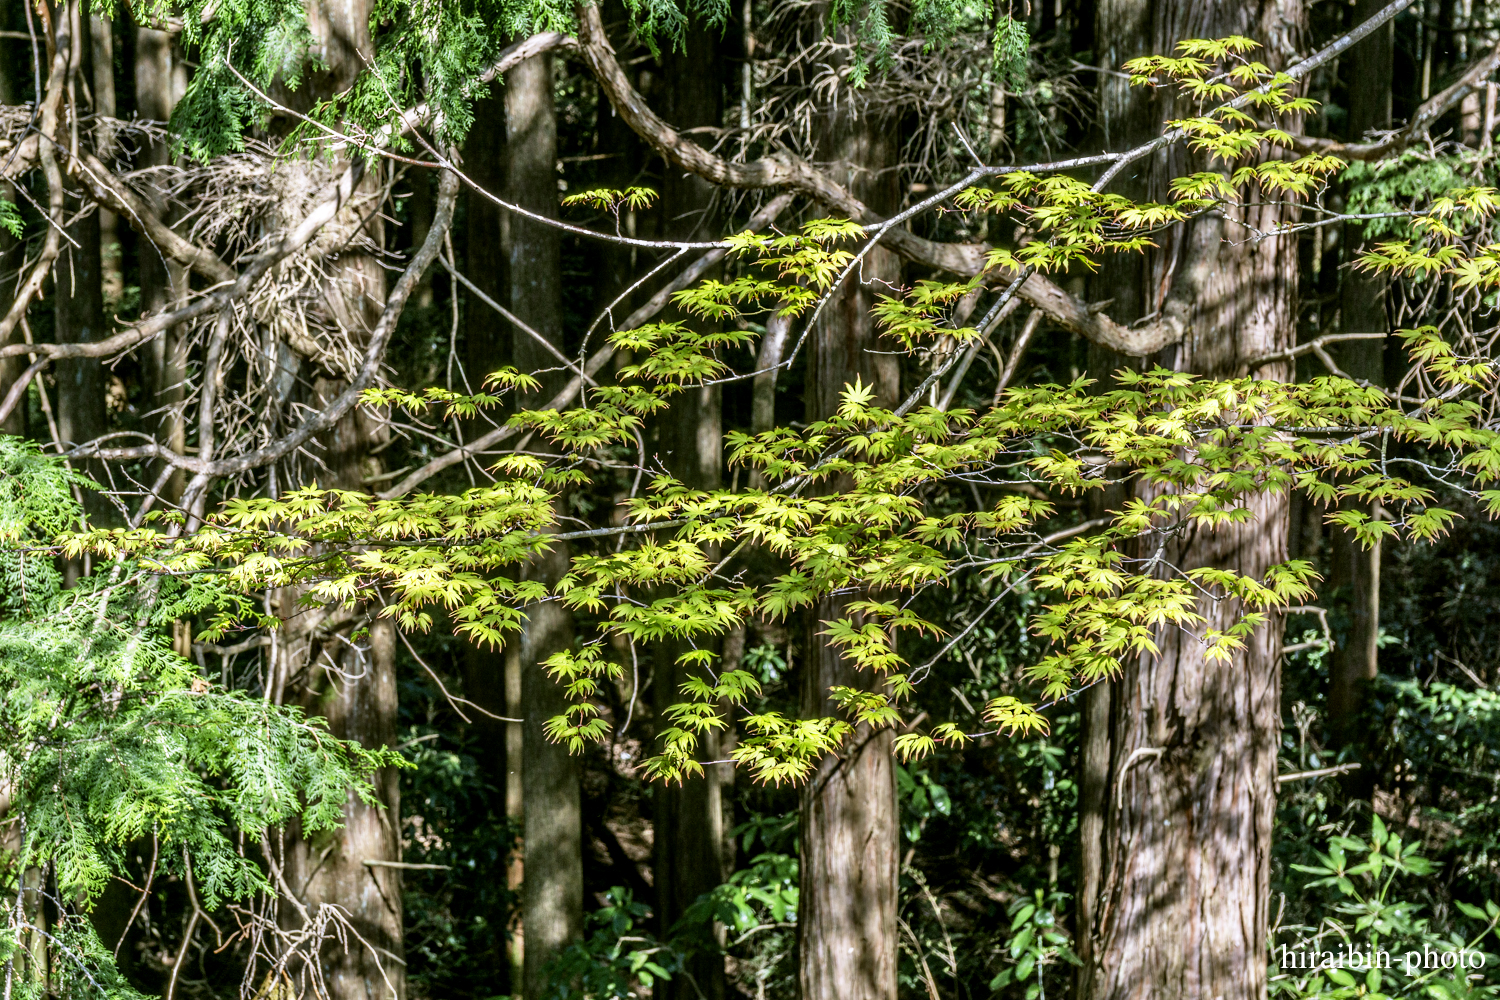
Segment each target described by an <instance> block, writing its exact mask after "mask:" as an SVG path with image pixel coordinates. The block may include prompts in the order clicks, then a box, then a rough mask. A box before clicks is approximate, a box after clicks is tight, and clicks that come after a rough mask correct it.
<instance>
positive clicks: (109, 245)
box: [89, 8, 125, 302]
mask: <svg viewBox="0 0 1500 1000" xmlns="http://www.w3.org/2000/svg"><path fill="white" fill-rule="evenodd" d="M89 23H90V34H91V38H90V42H91V46H92V54H93V71H94V72H93V78H92V79H91V80H90V81H89V84H90V86H91V87H92V88H93V98H94V100H93V108H94V114H96V115H104V116H105V117H106V118H117V117H119V115H118V114H117V109H116V105H115V36H114V24H113V21H112V19H111V18H108V17H105V16H104V15H103V14H101V13H99V11H98V10H97V8H96V9H95V11H94V13H92V14H90V15H89ZM119 229H120V218H119V216H117V215H115V213H114V212H111V211H110V210H109V209H107V208H101V209H99V246H100V257H101V268H102V273H103V284H104V297H105V299H106V300H107V301H110V302H118V301H120V296H121V295H122V294H124V291H125V276H124V274H123V273H122V272H121V270H120V266H121V253H120V242H119V240H120V235H119Z"/></svg>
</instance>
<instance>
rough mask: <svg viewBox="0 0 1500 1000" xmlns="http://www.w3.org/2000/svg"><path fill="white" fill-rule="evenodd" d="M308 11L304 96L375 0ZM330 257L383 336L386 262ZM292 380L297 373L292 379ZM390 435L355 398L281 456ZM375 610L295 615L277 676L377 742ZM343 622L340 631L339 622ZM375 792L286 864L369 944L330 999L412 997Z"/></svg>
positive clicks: (341, 450)
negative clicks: (312, 56) (316, 59)
mask: <svg viewBox="0 0 1500 1000" xmlns="http://www.w3.org/2000/svg"><path fill="white" fill-rule="evenodd" d="M307 11H308V22H309V25H310V27H311V28H312V31H313V37H314V42H315V44H314V51H315V52H316V54H317V55H318V56H320V57H321V58H322V59H323V60H324V63H325V65H326V67H327V70H326V72H320V73H317V74H314V76H313V78H312V79H311V80H310V81H309V82H310V86H308V87H305V88H303V89H302V91H301V95H302V97H301V99H303V100H307V99H311V98H313V97H327V96H330V94H331V93H335V92H338V91H339V90H342V89H344V88H346V87H347V86H348V85H349V83H350V82H351V81H352V80H353V78H354V77H355V76H356V75H357V74H358V72H359V71H360V69H361V68H362V67H363V66H364V62H363V59H364V58H367V57H368V56H369V54H370V53H371V52H372V47H371V44H370V38H369V21H370V11H371V7H370V3H369V0H351V2H338V3H334V2H331V0H313V2H309V3H308V4H307ZM281 169H292V168H291V167H289V166H283V167H282V168H281ZM360 183H361V185H362V186H363V187H364V188H365V189H366V190H376V189H378V186H379V184H380V183H381V177H380V175H379V173H378V172H376V171H373V170H372V171H369V172H367V173H365V174H364V175H363V177H362V179H361V181H360ZM366 226H367V232H368V233H369V235H370V236H371V237H372V238H373V239H374V240H375V241H376V243H377V244H382V243H383V236H384V234H383V230H382V228H381V227H382V222H381V220H380V219H379V217H378V216H376V217H373V218H371V219H370V220H369V221H368V222H367V224H366ZM329 266H330V274H329V279H328V287H327V293H326V294H325V295H324V297H323V305H324V307H325V308H326V309H327V311H328V313H329V317H330V319H331V320H332V321H333V322H335V323H336V324H337V325H338V326H340V327H341V328H342V329H343V330H345V331H346V332H347V335H348V337H349V339H350V341H351V342H353V343H354V344H357V345H364V344H367V343H369V342H371V341H372V339H373V338H375V337H376V336H377V324H378V322H379V320H380V316H381V312H382V307H383V304H384V302H385V299H386V292H387V283H386V277H385V271H384V269H382V268H381V267H380V265H379V264H378V262H377V261H376V260H375V259H374V258H373V257H371V256H368V255H365V254H359V253H346V254H343V255H341V256H339V257H338V259H337V260H335V261H330V262H329ZM279 357H280V358H281V359H283V363H284V364H286V365H288V366H297V367H300V368H302V370H303V374H304V375H306V374H307V373H308V372H307V366H303V365H301V363H300V362H299V361H298V360H296V356H295V355H293V354H292V353H291V352H290V351H288V350H280V351H279ZM288 374H289V375H290V374H291V372H288ZM311 382H312V384H311V386H310V388H309V390H308V391H307V394H308V395H309V396H310V397H311V398H310V399H309V400H307V402H309V403H310V404H311V405H312V406H313V407H314V408H315V409H318V410H324V409H326V408H327V407H328V406H329V404H330V403H331V402H332V401H333V400H334V399H335V398H337V397H339V396H340V394H342V393H343V392H345V391H346V390H347V389H348V387H349V386H348V383H347V382H345V381H343V380H340V379H335V378H331V377H328V376H326V375H322V374H319V375H316V376H314V377H313V378H312V379H311ZM288 385H289V387H292V386H293V385H294V384H293V383H292V382H291V380H290V379H289V380H288ZM289 391H292V392H295V391H296V390H295V388H294V387H293V388H289ZM388 435H389V428H388V427H387V426H386V425H385V424H384V422H383V421H382V420H381V418H380V415H379V414H377V413H375V412H373V411H370V410H368V409H366V408H364V407H362V406H355V407H352V408H351V409H349V410H348V411H347V412H345V413H343V415H342V416H340V417H339V419H338V420H337V421H335V422H333V423H332V425H331V426H328V427H326V428H324V429H323V430H322V432H321V433H319V434H318V435H317V436H316V438H315V441H316V451H317V453H318V455H319V457H320V459H321V466H320V467H317V468H310V467H308V466H307V465H304V464H301V463H298V462H297V460H296V459H295V457H293V458H292V459H291V460H289V461H287V462H285V463H283V468H286V469H288V472H289V474H288V476H287V479H288V480H290V481H291V483H294V484H296V485H304V484H308V483H310V482H311V481H312V480H313V479H314V478H316V480H317V481H318V484H319V485H321V486H324V487H330V488H337V489H346V490H357V491H362V490H365V489H366V488H367V487H366V483H367V482H368V481H369V480H370V479H371V478H372V477H374V476H377V475H378V474H379V472H380V468H381V463H380V459H379V457H378V451H379V449H380V446H381V445H382V444H383V443H384V442H385V441H386V439H387V438H388ZM297 596H298V595H296V594H292V593H284V594H282V595H281V598H282V603H281V608H280V611H279V613H280V615H281V616H282V617H283V619H288V620H295V619H292V615H293V613H294V612H295V610H296V608H295V605H294V600H295V598H296V597H297ZM374 611H375V609H374V608H372V607H360V608H358V609H357V612H356V615H357V620H363V621H368V622H369V625H368V629H369V631H368V637H367V639H365V640H364V641H360V640H359V639H357V638H355V636H354V634H353V633H352V631H351V630H352V629H353V628H355V627H356V622H353V621H351V622H349V623H347V624H339V623H338V622H336V621H328V620H326V619H323V620H322V621H321V625H320V619H322V616H320V615H311V616H309V615H306V614H304V615H300V616H298V617H299V618H302V619H305V621H299V622H298V623H297V626H296V627H297V628H299V629H307V630H311V631H304V632H301V634H300V641H299V635H298V633H296V632H294V633H292V634H291V635H289V637H288V638H289V641H288V642H287V643H286V645H285V647H284V652H282V651H281V650H278V651H279V652H281V656H280V657H279V659H280V661H281V662H280V663H279V664H278V669H277V683H279V684H285V685H295V688H294V690H295V697H296V699H297V700H298V701H300V702H301V703H302V704H304V705H306V706H307V707H308V709H309V710H310V711H316V712H319V713H321V714H323V715H325V716H326V717H327V718H328V720H329V727H330V729H331V730H332V731H333V732H334V733H335V734H336V735H339V736H341V737H343V738H345V739H351V740H358V741H360V742H361V743H362V744H364V745H365V746H368V747H375V746H386V747H390V746H394V745H395V741H396V719H397V709H398V693H397V685H396V655H395V643H396V642H397V641H399V640H398V639H397V638H396V635H395V630H394V627H393V626H392V625H391V623H390V622H389V621H388V620H381V619H373V618H372V616H373V614H374ZM333 616H335V617H337V616H339V612H333ZM344 617H348V616H344ZM324 629H326V632H325V631H323V630H324ZM340 632H342V638H341V637H340V636H339V635H338V634H336V633H340ZM299 674H300V683H299ZM377 795H378V798H379V800H380V801H379V804H378V805H377V806H373V807H372V806H367V805H364V804H363V803H360V802H358V801H356V800H354V799H352V798H351V800H350V801H349V802H347V803H346V804H345V807H344V827H343V829H341V830H338V831H335V832H334V833H332V834H331V835H329V836H326V837H319V838H316V839H314V840H307V839H302V838H298V839H297V840H295V841H294V842H293V843H292V844H290V845H289V847H288V858H287V861H288V870H289V872H290V873H292V874H293V875H294V876H295V878H294V880H293V881H292V883H291V884H292V887H293V889H294V890H295V891H297V892H299V893H300V894H301V896H302V900H303V904H304V905H305V906H306V907H307V908H308V910H309V911H312V912H316V911H317V909H318V908H319V907H321V906H340V907H343V908H344V910H345V911H346V912H347V917H348V920H349V922H350V923H351V924H352V925H353V926H354V928H355V929H356V930H357V931H358V932H359V934H360V936H361V937H362V938H363V939H364V940H365V941H366V942H368V943H369V945H370V947H364V946H362V945H360V944H359V943H357V942H355V941H353V940H352V939H351V940H350V942H349V945H348V947H347V948H346V947H343V946H340V945H338V944H337V943H336V942H334V941H329V942H327V943H326V944H325V946H324V948H323V951H322V955H321V963H320V964H321V966H322V972H323V976H324V978H325V980H326V981H327V985H328V992H329V997H330V1000H377V998H379V1000H404V998H405V996H406V965H405V945H404V921H403V912H402V878H401V870H400V869H399V868H395V867H391V863H399V862H400V860H401V800H400V784H399V779H398V776H397V774H396V772H395V771H389V772H382V774H381V775H379V777H378V778H377ZM371 862H374V863H373V864H372V863H371Z"/></svg>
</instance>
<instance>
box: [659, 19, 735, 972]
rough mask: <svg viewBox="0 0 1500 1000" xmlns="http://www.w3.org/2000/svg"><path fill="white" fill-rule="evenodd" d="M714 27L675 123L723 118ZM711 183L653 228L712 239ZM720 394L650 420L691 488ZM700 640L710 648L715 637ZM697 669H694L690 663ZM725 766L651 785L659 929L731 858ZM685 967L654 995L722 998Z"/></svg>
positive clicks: (718, 960) (666, 690)
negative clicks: (727, 839) (656, 420)
mask: <svg viewBox="0 0 1500 1000" xmlns="http://www.w3.org/2000/svg"><path fill="white" fill-rule="evenodd" d="M720 54H721V49H720V46H719V39H718V37H717V33H716V32H714V31H711V30H710V29H708V28H707V27H706V26H705V25H704V24H703V23H702V20H701V18H700V17H699V16H697V15H695V16H694V18H693V23H692V24H691V26H690V28H689V30H688V33H687V39H686V45H685V46H684V48H683V49H681V50H673V51H672V52H670V53H667V54H665V55H664V58H663V62H664V65H663V67H662V76H663V79H664V80H665V81H666V88H667V90H666V101H665V103H664V106H663V111H664V112H665V114H666V115H667V117H668V120H670V121H671V122H672V123H673V124H674V125H676V126H677V127H678V128H696V127H699V126H718V125H720V124H722V120H723V113H724V111H723V99H724V93H723V79H722V77H721V70H720V66H721V65H722V64H721V62H720V59H719V56H720ZM715 202H716V198H715V189H714V186H713V185H712V184H710V183H708V182H707V181H705V180H704V179H703V178H701V177H698V176H696V175H693V174H683V173H681V172H680V171H676V170H668V171H667V175H666V177H665V178H663V183H662V203H661V209H660V217H661V219H662V236H664V237H666V238H668V239H683V240H697V241H703V240H712V239H716V238H718V236H719V235H720V233H719V229H720V226H719V225H718V215H719V213H718V212H716V211H715ZM673 312H675V311H673V310H669V315H668V316H667V317H665V318H668V319H683V320H687V321H689V322H692V323H694V324H695V325H696V326H698V327H699V328H702V327H703V321H702V320H695V319H693V318H691V317H688V316H686V315H683V314H680V313H679V314H675V315H672V314H671V313H673ZM722 407H723V397H722V392H721V390H720V389H719V387H718V386H698V387H690V388H688V389H687V390H686V391H684V392H683V393H681V394H680V395H678V396H677V397H675V398H674V400H673V403H672V408H671V410H670V411H669V412H668V413H666V414H665V415H664V416H663V419H662V420H661V421H660V422H659V423H658V427H657V440H658V443H659V446H660V450H661V453H662V458H663V460H664V461H665V462H666V465H667V468H668V469H670V470H671V472H672V474H673V475H675V476H676V477H678V478H679V479H681V480H682V481H683V482H684V483H685V484H687V485H688V486H689V487H691V488H693V489H700V490H714V489H719V488H721V486H722V485H723V484H722V481H721V480H722V475H721V472H720V469H721V464H722V462H723V450H724V448H723V426H722V425H723V416H722ZM698 645H699V646H700V648H715V647H717V645H718V643H716V642H714V643H709V644H706V645H705V644H704V643H703V642H701V641H700V642H699V643H698ZM689 648H691V647H689V646H688V645H687V644H686V643H683V642H681V641H670V640H669V641H666V642H663V643H661V644H660V645H659V646H658V647H657V649H656V651H655V653H656V655H657V657H658V663H657V665H656V673H655V682H654V696H655V703H656V716H657V718H658V719H661V718H662V717H663V714H664V713H665V712H666V710H667V709H668V708H669V707H671V706H672V705H674V704H676V703H677V702H679V701H681V700H682V697H683V695H682V692H681V686H682V684H683V682H684V681H685V680H686V679H687V674H688V670H687V669H686V668H684V667H683V666H682V665H680V664H679V663H677V657H678V656H680V655H682V654H683V653H685V652H687V651H688V649H689ZM694 669H695V670H697V671H699V672H700V673H701V669H702V668H701V667H700V668H694ZM721 737H722V734H721V733H719V732H717V731H714V732H709V733H704V734H703V738H702V740H701V742H700V744H699V748H698V749H699V753H698V757H699V759H700V760H705V761H708V760H718V759H721V757H722V753H721V750H722V743H723V740H722V738H721ZM732 774H733V771H732V769H731V768H729V767H727V766H726V765H722V764H720V765H711V766H708V767H705V768H704V773H703V775H702V777H700V778H690V779H688V780H686V781H683V782H680V783H674V784H669V785H664V786H661V787H658V788H657V789H655V790H654V791H653V793H652V799H653V803H654V805H655V823H654V832H655V843H654V846H655V859H654V865H653V869H652V870H653V872H654V883H653V884H654V887H655V890H656V915H657V920H658V921H659V923H660V925H661V929H662V930H663V931H669V930H670V929H671V927H672V926H673V925H674V924H675V923H676V922H677V921H678V920H679V919H681V917H682V915H683V913H684V911H686V909H687V908H688V907H689V906H690V905H692V903H693V902H694V901H695V900H696V899H697V898H698V897H699V896H701V895H703V894H704V893H706V892H709V891H710V890H712V889H713V888H714V887H715V886H717V885H719V883H721V882H723V881H724V879H725V878H727V877H728V875H729V871H730V869H731V867H732V865H731V864H730V861H731V860H732V858H726V852H725V850H724V847H725V844H724V832H725V818H724V798H725V787H726V785H727V784H728V779H729V778H730V776H731V775H732ZM687 972H688V974H689V976H690V977H691V981H689V978H688V976H677V977H674V978H672V979H670V980H660V981H658V983H657V986H656V996H657V998H658V1000H698V998H699V997H700V993H701V1000H722V998H723V996H724V995H725V980H724V960H723V957H722V955H718V954H715V953H714V952H713V951H711V950H708V949H704V950H702V951H700V952H699V953H698V954H696V955H695V956H694V957H693V959H692V960H691V961H690V962H689V964H688V968H687Z"/></svg>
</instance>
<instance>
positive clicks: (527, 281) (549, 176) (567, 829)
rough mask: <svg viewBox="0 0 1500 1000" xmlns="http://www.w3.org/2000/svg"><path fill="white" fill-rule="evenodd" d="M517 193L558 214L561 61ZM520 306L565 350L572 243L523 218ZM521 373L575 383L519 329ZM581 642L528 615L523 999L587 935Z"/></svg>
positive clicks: (520, 160)
mask: <svg viewBox="0 0 1500 1000" xmlns="http://www.w3.org/2000/svg"><path fill="white" fill-rule="evenodd" d="M505 128H506V192H507V194H508V195H509V199H510V200H511V201H512V202H514V203H515V204H518V205H521V206H523V207H525V208H528V209H530V210H532V211H534V212H537V213H538V214H542V215H547V216H551V217H554V218H555V217H556V216H557V206H558V198H557V168H556V163H557V113H556V110H555V108H554V106H553V85H552V59H551V57H550V56H547V55H542V56H537V57H535V58H532V59H528V60H527V61H526V62H524V63H522V64H521V65H519V66H517V67H516V68H515V69H514V70H512V71H511V72H510V74H509V76H508V77H507V78H506V82H505ZM507 236H508V246H507V255H508V256H507V260H508V264H509V271H510V308H511V310H512V311H513V312H514V313H515V314H516V315H517V316H518V317H519V318H520V319H522V320H523V321H525V322H526V323H527V324H528V325H529V326H530V327H531V328H532V329H533V330H535V331H537V332H538V333H540V334H541V335H542V336H543V337H545V338H546V339H547V340H548V341H550V342H551V343H552V344H554V345H556V346H557V347H559V348H561V347H562V346H563V341H562V284H561V268H560V260H561V241H560V239H559V236H558V230H557V229H555V228H553V227H551V226H548V225H545V224H544V223H539V222H535V221H533V220H530V219H526V218H522V217H519V216H512V217H511V218H510V220H509V226H508V233H507ZM512 337H513V338H514V339H513V342H512V350H511V357H512V358H513V359H514V360H513V362H512V363H513V364H514V365H515V366H516V367H517V368H519V369H520V370H521V371H524V372H541V371H542V370H544V369H549V370H550V371H548V372H547V373H546V374H543V375H541V376H540V377H541V379H542V386H543V388H542V390H541V391H540V392H539V393H533V394H531V396H529V397H527V398H526V399H523V400H522V401H521V404H522V405H534V404H536V403H538V402H540V401H542V400H545V399H548V398H550V397H551V395H552V394H553V393H554V392H555V391H556V389H557V388H558V386H560V384H561V383H562V381H563V379H565V378H566V377H567V375H568V373H567V372H566V371H562V372H559V371H556V370H555V369H557V367H558V362H557V359H556V358H555V357H554V356H553V355H552V354H551V352H549V351H547V350H546V348H544V347H543V346H542V345H541V344H539V343H537V342H536V341H535V340H534V339H533V338H531V337H530V336H528V335H527V334H526V333H524V332H523V331H521V330H519V329H517V330H513V331H512ZM567 565H568V548H567V546H566V544H556V545H554V546H553V549H552V551H551V552H550V553H548V555H547V556H545V557H543V558H541V559H538V560H537V561H536V562H535V563H534V564H533V565H532V566H531V567H530V574H531V575H532V576H533V578H535V579H540V580H542V581H544V582H546V583H547V584H549V585H550V584H553V583H556V582H557V581H558V580H559V579H560V578H561V577H562V574H563V573H565V572H566V570H567ZM572 643H573V616H572V614H571V613H570V612H569V611H568V610H567V609H566V608H564V607H563V606H562V605H561V604H558V603H557V602H555V601H548V602H544V603H541V604H536V605H532V606H531V607H530V608H528V609H527V621H526V626H525V631H524V633H523V635H522V638H521V643H520V653H521V657H520V667H521V672H522V677H521V701H522V703H523V704H524V706H525V712H524V718H525V719H526V722H525V728H524V737H523V747H522V767H521V782H522V789H523V791H522V799H523V813H524V829H525V863H526V878H525V883H524V892H523V900H522V917H521V923H522V926H523V928H524V931H525V936H526V937H525V941H526V946H525V954H524V956H523V966H524V971H523V989H522V995H523V996H525V997H527V998H528V1000H538V998H540V997H541V996H542V995H543V993H544V992H545V991H546V988H547V983H548V977H547V975H546V968H547V964H548V963H549V962H551V961H552V960H553V959H554V958H555V957H556V956H557V954H558V953H559V952H560V951H561V950H562V949H563V948H565V947H566V946H567V945H568V944H570V943H571V942H572V941H574V940H576V939H577V938H578V937H579V936H580V935H581V934H582V933H583V832H582V831H583V824H582V812H581V809H582V806H581V802H580V790H579V774H580V771H581V768H580V766H579V761H578V758H576V757H574V756H572V755H571V754H569V753H568V748H567V747H566V746H563V745H561V744H557V743H552V742H549V741H548V740H547V738H546V736H545V734H544V732H543V728H542V727H543V726H544V725H545V724H546V722H547V720H548V719H549V718H551V717H553V716H555V715H559V714H561V713H562V712H563V710H564V709H565V708H566V707H567V702H566V699H565V697H564V696H563V692H562V689H561V688H560V687H559V686H558V685H557V684H556V683H554V682H553V680H552V679H551V678H550V677H548V676H547V673H546V667H545V666H543V664H544V663H545V662H546V660H547V659H548V657H550V656H552V655H553V654H554V653H558V652H560V651H562V650H564V649H567V648H569V647H570V646H571V645H572Z"/></svg>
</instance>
